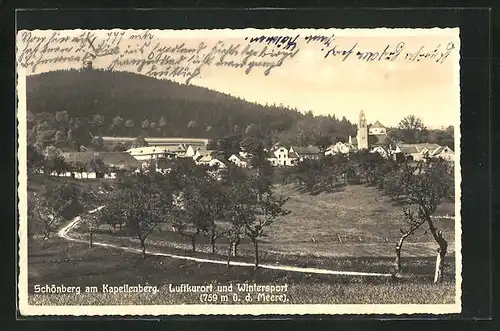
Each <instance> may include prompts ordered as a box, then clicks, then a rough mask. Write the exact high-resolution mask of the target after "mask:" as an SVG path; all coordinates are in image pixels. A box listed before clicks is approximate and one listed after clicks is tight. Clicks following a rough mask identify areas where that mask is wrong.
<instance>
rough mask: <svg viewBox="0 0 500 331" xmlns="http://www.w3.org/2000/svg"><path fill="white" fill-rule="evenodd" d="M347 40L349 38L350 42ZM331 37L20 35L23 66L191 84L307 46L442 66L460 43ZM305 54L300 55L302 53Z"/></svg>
mask: <svg viewBox="0 0 500 331" xmlns="http://www.w3.org/2000/svg"><path fill="white" fill-rule="evenodd" d="M346 40H347V42H346ZM346 40H342V38H339V37H337V36H336V35H334V34H331V35H304V36H301V35H300V34H295V35H277V36H265V35H262V36H247V37H244V38H241V37H240V38H234V37H233V38H231V39H225V40H219V39H217V38H210V39H204V40H193V39H186V40H183V39H169V38H161V37H160V36H159V35H157V32H154V31H150V30H146V31H131V30H128V31H116V30H112V31H109V32H99V33H98V32H94V31H83V32H80V33H78V34H75V33H71V34H70V33H69V32H65V31H53V32H50V33H49V34H47V32H43V31H42V32H34V31H22V32H20V33H19V35H18V50H17V54H18V55H17V59H18V64H19V65H20V66H22V67H24V68H27V69H28V70H30V71H31V72H33V73H36V72H38V70H39V69H40V68H41V67H44V66H51V67H53V66H56V67H57V66H62V67H63V68H64V65H80V66H85V65H88V64H90V63H93V64H95V65H97V66H99V67H101V68H103V69H106V70H128V71H135V72H138V73H142V74H144V75H147V76H151V77H155V78H171V79H172V78H177V79H180V80H181V81H184V82H185V83H187V84H189V83H190V81H191V80H192V79H193V78H195V77H202V74H203V72H204V70H206V69H207V68H230V69H234V70H242V71H244V72H245V73H246V74H247V75H248V74H251V73H254V72H260V73H261V74H264V75H266V76H267V75H269V74H271V73H272V72H273V71H275V70H277V69H278V68H281V67H284V65H285V63H286V62H287V61H291V60H292V59H294V58H296V59H299V58H300V50H301V47H302V48H303V47H306V48H307V49H313V50H315V51H317V52H320V54H321V55H322V56H321V57H322V58H323V59H324V60H329V61H330V60H335V59H337V60H340V61H348V60H354V61H362V62H368V63H370V62H381V61H392V62H394V61H407V62H414V63H418V62H420V63H423V62H426V61H427V62H428V61H433V62H435V63H437V64H442V63H444V62H445V61H446V59H447V58H448V57H449V55H450V54H451V52H453V51H456V49H457V47H456V46H455V44H454V43H453V42H451V41H450V42H448V43H445V44H437V45H427V44H424V45H419V46H418V47H415V46H414V45H412V47H410V46H409V44H408V43H407V42H406V41H404V40H402V41H398V42H395V43H388V44H382V45H381V46H380V47H375V48H374V47H371V48H367V47H364V46H363V44H362V43H361V42H359V41H357V40H356V39H355V38H351V37H350V38H347V39H346ZM297 54H299V56H297Z"/></svg>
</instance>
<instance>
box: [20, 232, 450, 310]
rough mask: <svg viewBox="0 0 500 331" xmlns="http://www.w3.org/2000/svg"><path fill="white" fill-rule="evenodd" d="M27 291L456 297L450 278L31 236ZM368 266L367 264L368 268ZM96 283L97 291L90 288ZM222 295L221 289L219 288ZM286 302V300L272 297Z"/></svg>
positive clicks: (386, 299) (295, 300)
mask: <svg viewBox="0 0 500 331" xmlns="http://www.w3.org/2000/svg"><path fill="white" fill-rule="evenodd" d="M28 259H29V260H28V262H29V269H28V278H29V280H28V292H29V293H30V294H29V303H30V304H32V305H131V304H134V305H160V304H161V305H165V304H201V303H203V302H201V300H200V294H199V293H170V292H169V290H168V289H169V285H170V284H172V285H179V284H190V285H207V284H213V285H214V288H216V286H217V285H228V284H235V285H236V284H237V283H249V284H253V283H257V284H259V285H265V284H271V285H285V284H287V285H288V290H287V292H286V293H285V294H286V301H285V303H290V304H354V303H356V304H370V303H373V304H375V303H376V304H408V303H413V304H441V303H453V302H454V299H455V283H454V281H451V280H446V281H445V282H444V283H442V284H438V285H434V284H432V283H431V281H430V279H429V278H428V277H415V278H408V279H403V280H393V279H391V278H375V277H348V276H331V275H314V274H306V273H296V272H282V271H276V270H268V269H257V270H254V269H253V268H245V267H231V268H229V269H228V268H226V266H225V265H216V264H209V263H197V262H192V261H185V260H176V259H169V258H162V257H155V256H149V257H148V258H147V259H146V260H141V259H140V257H139V255H138V254H133V253H127V252H123V251H120V250H118V249H111V248H103V247H95V248H93V249H89V248H88V247H87V246H86V245H84V244H78V243H70V242H67V241H64V240H62V239H58V238H53V239H50V240H46V241H44V240H33V241H32V242H30V245H29V257H28ZM365 271H369V270H365ZM52 284H55V285H65V286H78V287H80V288H81V289H82V292H81V294H80V295H75V294H34V293H33V292H34V286H35V285H42V286H43V285H52ZM104 284H107V285H110V286H113V285H115V286H121V285H124V284H129V285H131V286H133V285H137V284H141V285H142V286H144V285H148V284H149V285H152V286H157V288H158V293H156V294H152V293H137V294H136V293H117V294H111V293H103V292H102V286H103V285H104ZM86 286H96V287H97V288H98V292H97V293H84V288H85V287H86ZM216 293H217V292H216ZM217 294H218V295H226V294H228V298H229V301H224V302H223V301H220V300H219V301H218V302H216V303H226V304H242V303H245V304H264V303H266V302H259V301H257V297H256V295H257V294H256V293H253V294H251V295H252V296H253V300H252V301H251V302H247V301H244V300H243V298H244V297H245V296H246V294H247V292H238V293H237V294H238V296H239V298H240V301H237V302H233V301H232V294H233V293H220V292H219V293H217ZM268 303H274V304H276V303H281V302H268Z"/></svg>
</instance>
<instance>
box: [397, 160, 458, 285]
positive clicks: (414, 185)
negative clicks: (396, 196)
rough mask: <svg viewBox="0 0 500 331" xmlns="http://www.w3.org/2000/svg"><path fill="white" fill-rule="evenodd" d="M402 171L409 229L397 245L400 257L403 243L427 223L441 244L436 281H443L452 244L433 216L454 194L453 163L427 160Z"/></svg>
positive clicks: (404, 205) (439, 246)
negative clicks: (445, 262) (447, 254)
mask: <svg viewBox="0 0 500 331" xmlns="http://www.w3.org/2000/svg"><path fill="white" fill-rule="evenodd" d="M401 171H402V186H403V194H402V199H403V210H404V214H405V223H406V224H407V227H406V229H404V230H403V229H401V232H402V237H401V239H400V241H399V242H398V244H397V245H396V252H397V255H399V254H400V251H401V246H402V241H404V239H405V238H407V237H408V236H410V235H411V234H413V233H414V232H415V230H416V229H418V228H419V227H421V226H422V225H424V224H427V226H428V229H429V232H430V233H431V234H432V237H433V238H434V240H435V241H436V243H437V244H438V249H437V258H436V272H435V277H434V282H435V283H437V282H440V281H442V278H443V277H442V276H443V269H444V257H445V256H446V253H447V249H448V242H447V241H446V239H445V238H444V234H443V232H442V231H441V230H439V229H438V228H437V227H436V225H435V222H434V219H433V217H432V215H433V214H434V212H435V211H436V209H437V207H438V206H439V205H440V204H441V202H442V201H443V200H444V199H446V198H447V197H450V196H451V195H452V194H453V187H454V185H453V176H452V171H451V168H450V164H449V163H448V162H446V161H445V160H442V159H435V158H425V159H424V160H422V161H419V162H418V163H417V165H416V166H414V165H411V164H408V163H405V164H404V165H403V167H402V170H401ZM400 243H401V244H400Z"/></svg>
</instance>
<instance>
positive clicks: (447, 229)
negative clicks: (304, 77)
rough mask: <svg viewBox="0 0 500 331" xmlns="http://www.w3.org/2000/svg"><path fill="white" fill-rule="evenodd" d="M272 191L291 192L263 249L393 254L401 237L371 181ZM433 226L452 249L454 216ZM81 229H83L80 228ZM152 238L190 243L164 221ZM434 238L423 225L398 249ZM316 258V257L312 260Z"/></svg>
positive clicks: (413, 248) (417, 250) (417, 247)
mask: <svg viewBox="0 0 500 331" xmlns="http://www.w3.org/2000/svg"><path fill="white" fill-rule="evenodd" d="M276 192H277V193H278V194H282V195H284V196H287V197H289V198H290V199H289V201H288V202H287V204H286V205H285V207H286V209H288V210H290V211H291V213H290V214H289V215H288V216H287V217H285V218H281V219H278V220H276V222H275V223H274V224H273V225H271V226H270V227H269V228H268V229H267V231H266V232H267V237H264V238H262V239H261V240H260V243H259V247H260V249H261V250H262V251H263V253H264V254H271V255H273V256H278V257H279V259H280V260H283V258H286V257H297V256H302V257H304V259H305V258H309V259H312V260H314V258H315V257H318V258H320V259H325V258H329V257H346V258H348V257H353V256H355V257H357V258H363V257H384V258H391V259H392V257H393V256H394V247H395V244H396V242H397V240H399V235H400V230H399V229H400V227H402V226H403V225H402V224H401V223H402V218H403V216H402V211H401V208H400V207H399V206H395V205H394V204H393V202H391V201H390V200H389V198H387V197H385V196H382V195H380V192H379V191H378V190H377V189H376V188H373V187H367V186H364V185H350V186H347V187H345V188H343V189H341V190H340V191H339V192H335V193H321V194H319V195H309V194H304V193H300V192H299V191H297V190H296V189H295V188H294V187H293V186H292V185H287V186H277V187H276ZM453 214H454V204H453V203H449V202H446V203H443V204H441V205H440V206H439V208H438V211H437V212H436V215H453ZM436 226H437V227H438V228H440V229H442V230H443V231H444V234H445V237H446V239H447V240H448V242H449V254H450V255H453V254H454V226H455V223H454V220H453V219H440V220H437V221H436ZM102 230H103V232H104V233H103V234H102V236H101V238H105V240H112V239H113V237H117V236H118V237H120V236H122V237H127V238H128V235H127V233H125V232H121V233H120V232H118V233H115V234H111V233H110V232H111V231H110V229H107V228H103V229H102ZM81 231H85V230H84V229H82V230H81ZM127 238H121V239H120V244H124V245H129V242H132V243H133V242H134V239H130V240H129V239H127ZM148 240H149V241H150V244H151V243H152V244H154V245H157V246H170V247H174V248H180V249H187V250H189V249H190V247H191V244H190V242H188V241H186V238H184V237H182V236H181V235H179V234H177V233H173V232H171V228H170V227H168V226H166V227H164V228H163V230H162V231H156V232H154V233H152V234H151V236H150V238H149V239H148ZM226 247H227V243H226V241H225V240H224V238H221V239H220V240H219V241H218V250H226V249H227V248H226ZM436 248H437V244H436V243H435V241H434V239H433V238H432V236H431V234H430V233H428V232H427V231H426V227H425V226H423V227H422V228H421V229H419V230H417V231H416V233H415V234H414V235H413V236H410V237H409V238H408V239H407V240H406V242H405V244H404V248H403V250H402V256H403V257H404V258H412V257H420V258H421V257H432V258H434V256H435V252H436ZM198 250H200V251H202V252H209V251H210V245H209V243H208V240H207V238H204V237H200V238H199V239H198ZM240 251H241V252H242V253H247V254H250V255H251V254H253V246H252V244H251V243H250V242H249V241H248V240H247V241H245V240H244V241H243V243H242V245H241V246H240ZM313 263H315V262H313Z"/></svg>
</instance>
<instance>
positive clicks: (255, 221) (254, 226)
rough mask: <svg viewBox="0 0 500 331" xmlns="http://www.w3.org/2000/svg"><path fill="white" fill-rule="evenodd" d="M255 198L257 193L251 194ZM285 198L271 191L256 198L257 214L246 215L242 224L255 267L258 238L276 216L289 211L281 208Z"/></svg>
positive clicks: (257, 262)
mask: <svg viewBox="0 0 500 331" xmlns="http://www.w3.org/2000/svg"><path fill="white" fill-rule="evenodd" d="M253 196H254V197H255V199H256V200H257V194H256V193H255V194H254V195H253ZM287 200H288V199H287V198H284V197H279V198H276V197H275V196H273V194H272V193H266V194H264V195H263V196H262V198H261V199H258V209H259V210H258V215H257V216H256V217H248V218H246V219H245V221H246V223H245V224H244V228H245V234H246V235H247V237H248V238H250V240H251V241H252V243H253V245H254V251H255V268H258V266H259V238H261V237H263V236H265V233H264V230H265V229H266V227H268V226H270V225H271V224H272V223H273V222H274V221H275V220H276V219H277V218H278V217H282V216H286V215H288V214H289V213H290V211H288V210H286V209H284V208H283V206H284V205H285V203H286V202H287Z"/></svg>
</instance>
